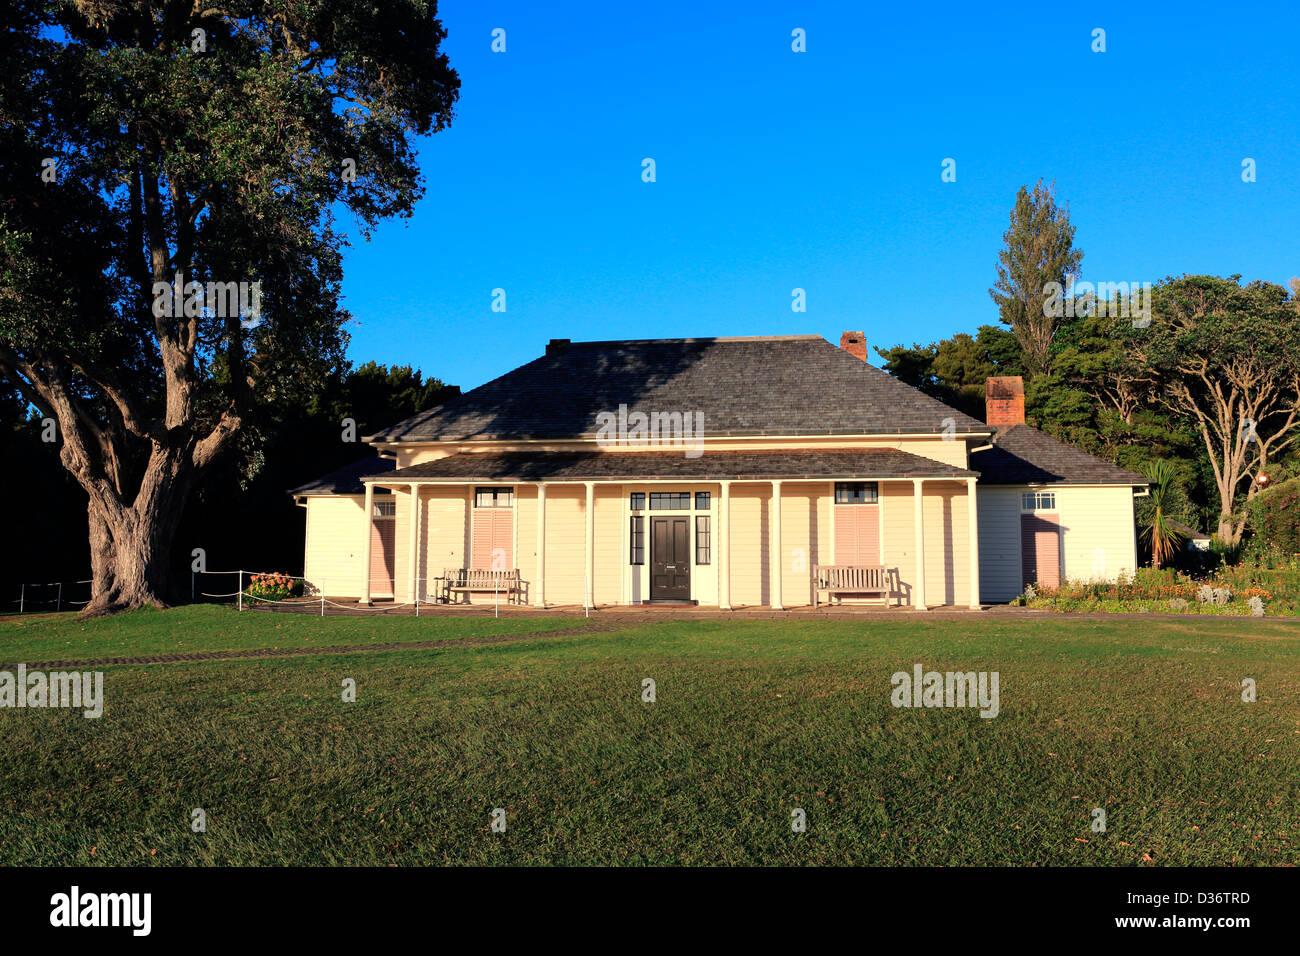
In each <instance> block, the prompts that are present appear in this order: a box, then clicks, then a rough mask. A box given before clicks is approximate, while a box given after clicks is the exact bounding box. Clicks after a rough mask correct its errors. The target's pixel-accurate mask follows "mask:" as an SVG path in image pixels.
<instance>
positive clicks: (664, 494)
mask: <svg viewBox="0 0 1300 956" xmlns="http://www.w3.org/2000/svg"><path fill="white" fill-rule="evenodd" d="M650 510H651V511H690V510H691V493H690V492H689V491H652V492H650Z"/></svg>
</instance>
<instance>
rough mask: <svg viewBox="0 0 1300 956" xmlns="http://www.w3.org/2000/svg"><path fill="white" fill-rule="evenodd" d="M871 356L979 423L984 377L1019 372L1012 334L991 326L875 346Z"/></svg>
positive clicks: (1018, 359)
mask: <svg viewBox="0 0 1300 956" xmlns="http://www.w3.org/2000/svg"><path fill="white" fill-rule="evenodd" d="M876 354H877V355H879V356H880V357H881V358H882V359H883V360H884V361H883V362H882V368H884V369H885V371H887V372H889V373H890V374H891V375H893V376H894V377H895V378H898V379H899V380H901V381H903V382H906V383H907V384H908V385H911V386H912V387H913V388H918V389H920V390H921V391H923V392H925V393H926V394H927V395H931V396H933V397H934V398H937V399H939V400H940V401H942V402H946V403H947V404H949V405H951V406H952V407H954V408H956V409H959V410H960V411H963V412H965V413H966V414H967V415H971V416H972V417H974V418H977V419H979V420H980V421H983V420H984V384H985V382H986V381H987V380H988V378H989V377H990V376H993V375H1021V374H1023V372H1024V369H1023V365H1022V363H1021V353H1020V345H1019V343H1017V342H1016V339H1015V336H1014V335H1012V334H1011V333H1010V332H1008V331H1007V330H1005V329H999V328H998V327H997V326H993V325H982V326H980V327H979V329H977V330H976V334H975V335H974V336H971V335H970V334H968V333H966V332H958V333H957V334H956V335H954V336H953V337H952V338H950V339H944V340H942V341H940V342H932V343H931V344H929V345H912V346H911V347H908V346H903V345H896V346H894V347H892V348H887V349H881V348H877V349H876Z"/></svg>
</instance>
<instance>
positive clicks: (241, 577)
mask: <svg viewBox="0 0 1300 956" xmlns="http://www.w3.org/2000/svg"><path fill="white" fill-rule="evenodd" d="M239 609H240V610H241V611H242V610H243V609H244V572H243V571H240V572H239Z"/></svg>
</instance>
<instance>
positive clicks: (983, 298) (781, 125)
mask: <svg viewBox="0 0 1300 956" xmlns="http://www.w3.org/2000/svg"><path fill="white" fill-rule="evenodd" d="M439 7H440V11H439V13H440V16H441V18H442V21H443V23H444V25H445V26H446V27H447V29H448V31H449V38H448V41H447V51H448V53H449V54H450V56H451V60H452V63H453V64H454V66H455V67H456V69H457V70H459V72H460V75H461V79H462V83H463V88H462V92H461V99H460V104H459V108H458V115H457V118H456V120H455V122H454V123H453V124H452V126H451V128H450V129H448V130H447V131H445V132H443V133H440V134H438V135H436V136H434V137H431V138H429V139H427V140H423V141H422V142H421V144H420V158H421V163H422V166H423V169H424V170H425V172H426V175H427V181H428V193H427V195H426V197H425V199H424V200H423V201H422V202H421V203H420V204H419V205H418V207H417V208H416V210H415V214H414V216H413V218H412V219H410V220H402V221H394V222H389V223H386V224H384V225H383V226H381V227H380V229H379V230H378V231H377V232H376V233H375V235H374V237H373V239H372V240H371V241H370V242H369V243H365V242H364V241H362V240H359V239H355V240H354V246H353V248H352V249H351V250H349V252H348V255H347V259H346V273H345V282H344V290H345V295H346V299H345V304H346V305H347V307H348V308H349V309H350V310H351V311H352V312H353V314H354V315H355V317H356V319H357V320H358V321H357V323H356V324H355V325H354V327H353V328H352V329H351V332H352V346H351V349H350V352H349V355H350V357H351V358H352V359H353V361H355V362H357V363H360V362H364V361H367V360H370V359H375V360H377V361H379V362H382V363H385V364H394V363H396V364H412V365H416V366H418V367H420V368H421V369H423V370H424V372H425V374H426V375H430V376H437V377H439V378H442V379H443V380H444V381H448V382H451V383H455V384H459V385H461V386H463V387H466V388H469V387H473V386H475V385H479V384H482V383H483V382H485V381H487V380H489V379H491V378H494V377H496V376H497V375H499V374H501V373H503V372H505V371H508V370H509V369H511V368H514V367H515V366H517V365H520V364H522V363H524V362H526V361H530V360H531V359H533V358H535V357H537V356H538V355H539V354H541V352H542V350H543V349H544V347H545V344H546V342H547V340H548V339H551V338H571V339H574V340H575V341H576V340H583V339H609V338H661V337H680V336H712V335H762V334H788V333H818V334H822V335H825V336H826V337H827V338H830V339H831V340H832V341H835V342H838V340H839V333H840V331H841V330H844V329H862V330H864V331H865V332H866V335H867V342H868V344H869V346H873V347H874V346H877V345H880V346H886V345H893V344H897V343H899V342H907V343H909V344H910V343H911V342H913V341H921V342H928V341H932V340H935V339H938V338H943V337H947V336H949V335H951V334H952V333H954V332H956V331H960V330H974V329H975V328H976V327H977V326H979V325H981V324H985V323H995V322H996V319H997V313H996V310H995V309H994V306H993V303H992V302H991V300H990V299H989V296H988V291H987V290H988V288H989V286H990V285H991V284H992V283H993V281H994V279H995V273H994V267H995V263H996V256H997V251H998V249H999V248H1000V245H1001V235H1002V232H1003V230H1004V229H1005V228H1006V226H1007V217H1008V213H1009V211H1010V207H1011V204H1012V201H1013V199H1014V196H1015V192H1016V190H1017V188H1018V187H1020V186H1021V185H1022V184H1032V183H1033V182H1035V181H1036V180H1037V179H1039V178H1040V177H1041V178H1044V179H1047V180H1055V181H1056V185H1057V195H1058V199H1061V200H1066V201H1068V202H1069V204H1070V211H1071V219H1072V221H1073V222H1074V224H1075V226H1076V227H1077V231H1076V236H1075V241H1076V244H1077V245H1078V246H1079V247H1080V248H1082V249H1083V251H1084V261H1083V270H1082V271H1083V275H1082V278H1083V279H1086V280H1090V281H1097V280H1102V281H1126V280H1127V281H1142V280H1149V281H1156V280H1158V279H1160V278H1162V277H1164V276H1166V275H1169V274H1180V273H1183V272H1212V273H1216V274H1220V275H1229V274H1233V273H1241V274H1242V275H1243V276H1244V277H1245V278H1246V279H1252V278H1262V279H1267V280H1270V281H1273V282H1282V283H1284V282H1286V281H1287V280H1288V279H1290V277H1291V276H1294V275H1297V274H1300V67H1298V66H1297V63H1298V62H1300V30H1298V29H1297V28H1298V27H1300V4H1297V3H1296V2H1294V0H1293V2H1291V3H1251V4H1247V5H1234V4H1225V3H1219V4H1197V3H1182V2H1179V3H1172V2H1160V3H1135V2H1126V3H1115V4H1110V3H1101V4H1073V3H1071V4H1050V3H1034V4H988V3H970V4H965V3H961V4H943V3H938V4H936V3H905V4H879V5H878V4H874V3H865V2H844V3H835V2H787V3H767V2H746V3H740V2H727V3H709V2H700V0H696V2H692V3H676V2H662V0H655V2H653V3H626V4H624V3H610V4H605V3H600V4H597V3H564V2H555V3H536V2H532V3H526V2H508V3H507V2H485V0H442V2H441V3H440V4H439ZM1216 8H1217V9H1216ZM497 27H500V28H503V29H504V30H506V44H507V51H506V52H505V53H504V54H494V53H492V52H491V49H490V44H491V39H492V38H491V33H492V30H493V29H494V28H497ZM796 27H801V28H803V29H804V30H806V32H807V47H808V49H807V52H806V53H794V52H792V51H791V48H790V45H791V31H792V30H793V29H794V28H796ZM1097 27H1101V28H1104V29H1105V31H1106V52H1105V53H1093V52H1092V51H1091V44H1092V31H1093V29H1094V28H1097ZM645 157H652V158H654V160H655V161H656V165H657V178H658V181H657V182H655V183H644V182H642V181H641V161H642V159H644V158H645ZM946 157H952V158H954V159H955V160H956V161H957V181H956V182H955V183H944V182H942V181H941V178H940V174H941V163H942V161H943V160H944V159H945V158H946ZM1246 157H1250V158H1253V159H1254V160H1255V161H1256V163H1257V177H1258V179H1257V181H1256V182H1254V183H1249V184H1248V183H1243V182H1242V178H1241V162H1242V160H1243V159H1244V158H1246ZM796 286H797V287H802V288H804V289H805V290H807V311H806V312H805V313H802V314H796V313H794V312H792V311H791V308H790V302H791V298H790V293H791V289H793V288H795V287H796ZM498 287H500V288H504V289H505V290H506V296H507V299H506V301H507V311H506V312H505V313H504V314H497V313H493V312H492V311H491V293H492V290H493V289H494V288H498ZM871 356H872V360H873V361H877V362H878V360H877V359H876V356H875V353H874V351H872V352H871Z"/></svg>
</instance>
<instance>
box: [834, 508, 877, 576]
mask: <svg viewBox="0 0 1300 956" xmlns="http://www.w3.org/2000/svg"><path fill="white" fill-rule="evenodd" d="M835 563H836V564H841V565H858V566H877V565H879V564H880V505H836V506H835Z"/></svg>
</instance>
